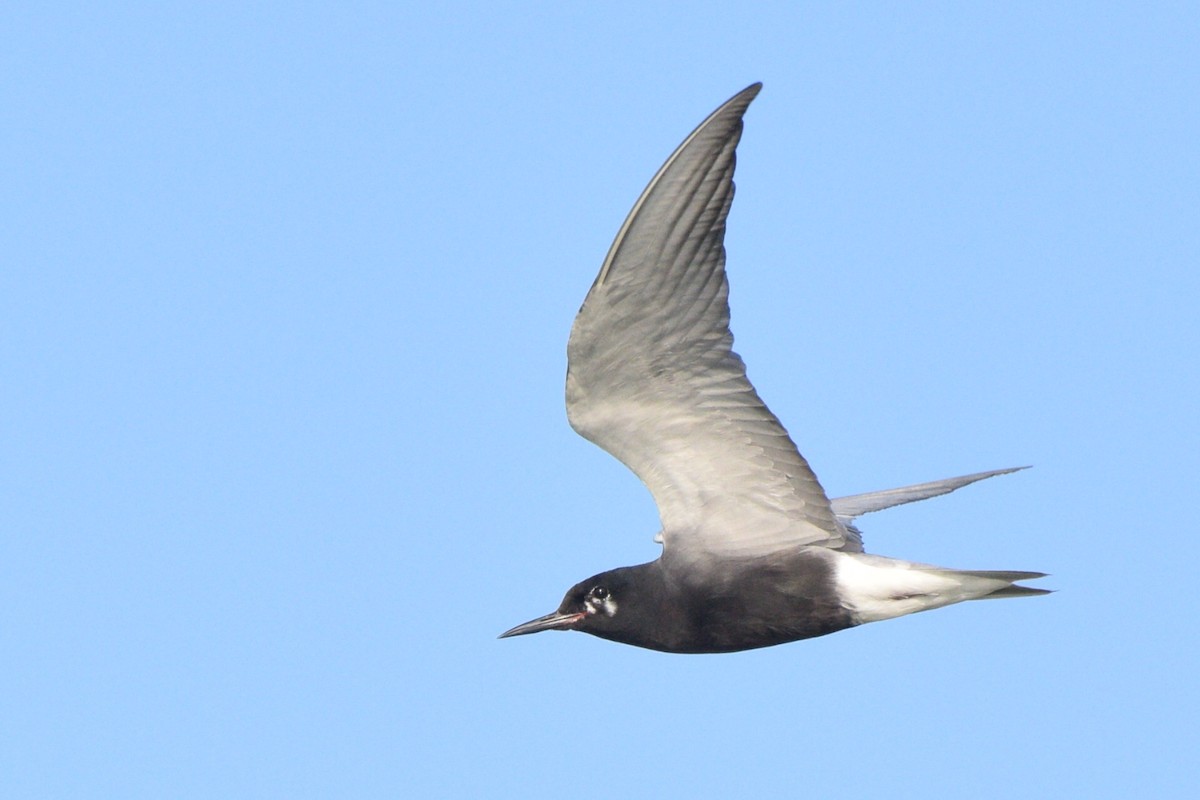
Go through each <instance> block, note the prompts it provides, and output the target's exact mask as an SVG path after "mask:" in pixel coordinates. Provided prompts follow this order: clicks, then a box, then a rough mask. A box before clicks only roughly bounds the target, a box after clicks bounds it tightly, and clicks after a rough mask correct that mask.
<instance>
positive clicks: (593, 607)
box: [584, 594, 617, 617]
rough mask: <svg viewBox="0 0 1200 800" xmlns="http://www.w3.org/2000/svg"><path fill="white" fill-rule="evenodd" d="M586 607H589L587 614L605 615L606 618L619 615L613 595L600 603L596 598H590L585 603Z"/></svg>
mask: <svg viewBox="0 0 1200 800" xmlns="http://www.w3.org/2000/svg"><path fill="white" fill-rule="evenodd" d="M584 605H585V606H587V613H589V614H596V613H603V614H604V616H606V617H612V616H615V615H616V613H617V601H616V600H613V597H612V595H611V594H610V595H609V596H608V597H606V598H604V599H603V600H601V601H600V602H599V603H597V602H596V600H595V598H592V597H589V598H588V599H587V600H585V601H584Z"/></svg>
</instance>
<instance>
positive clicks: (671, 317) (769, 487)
mask: <svg viewBox="0 0 1200 800" xmlns="http://www.w3.org/2000/svg"><path fill="white" fill-rule="evenodd" d="M760 88H762V87H761V84H755V85H753V86H750V87H748V88H747V89H745V90H743V91H742V92H740V93H739V94H737V95H736V96H734V97H733V98H732V99H730V100H729V101H728V102H727V103H725V104H724V105H723V106H721V107H720V108H719V109H717V110H716V111H715V112H713V114H712V115H711V116H710V117H709V118H708V119H706V120H705V121H704V122H703V123H701V124H700V127H698V128H696V130H695V131H693V132H692V134H691V135H690V136H688V138H687V139H685V140H684V142H683V144H682V145H680V146H679V149H677V150H676V151H675V152H674V153H673V154H672V155H671V157H670V158H669V159H667V162H666V164H664V165H663V166H662V168H661V169H660V170H659V171H658V174H657V175H655V176H654V178H653V180H651V181H650V184H649V186H647V187H646V190H645V191H644V192H643V193H642V196H641V197H640V198H638V201H637V203H636V204H635V205H634V207H633V211H632V212H630V214H629V217H628V219H626V220H625V224H624V225H622V226H621V230H620V232H619V233H618V234H617V238H616V240H615V241H614V242H613V245H612V248H611V249H610V250H609V253H608V257H607V258H606V259H605V261H604V265H603V266H602V267H601V268H600V274H599V276H597V278H596V282H595V283H594V284H593V285H592V288H591V291H590V292H589V293H588V296H587V299H586V300H585V301H584V304H583V307H582V308H581V309H580V311H579V315H578V316H577V317H576V319H575V324H574V326H573V328H572V330H571V340H570V343H569V345H568V347H567V352H568V358H569V367H568V370H567V416H568V418H569V419H570V421H571V426H572V427H574V428H575V430H576V431H577V432H579V434H580V435H582V436H584V437H586V438H587V439H590V440H591V441H593V442H595V443H596V444H598V445H600V446H601V447H603V448H604V449H605V450H607V451H608V452H609V453H611V454H612V455H614V456H616V457H617V458H618V459H620V460H621V461H622V462H623V463H624V464H625V465H626V466H628V467H629V468H630V469H632V470H633V471H634V472H635V473H636V474H637V476H638V477H639V478H641V479H642V481H643V482H644V483H645V484H646V486H647V487H648V488H649V489H650V491H651V493H652V494H653V495H654V499H655V502H656V503H657V504H658V511H659V516H660V517H661V518H662V526H663V533H662V537H663V543H664V547H665V548H666V554H667V556H668V557H669V558H671V559H672V560H675V559H680V560H682V562H687V563H696V562H705V561H711V560H712V559H725V558H753V557H756V556H761V555H764V554H767V553H770V552H773V551H776V550H779V549H782V548H787V547H794V546H798V545H824V546H826V547H831V548H845V549H852V550H858V549H860V547H859V545H858V542H857V538H856V537H854V536H853V535H852V534H850V533H849V532H848V531H847V530H846V528H845V527H844V526H842V525H841V524H840V523H839V522H838V520H837V519H836V517H835V516H834V513H833V510H832V508H831V507H830V504H829V499H828V498H827V497H826V496H825V492H824V490H823V489H822V488H821V485H820V484H819V483H818V482H817V478H816V476H815V475H814V474H813V472H812V470H811V469H810V468H809V466H808V464H807V463H806V462H805V461H804V459H803V458H802V457H801V456H800V453H799V452H798V451H797V450H796V446H795V445H794V444H793V443H792V440H791V439H790V438H789V437H788V435H787V431H785V430H784V429H783V426H782V425H780V424H779V420H777V419H776V418H775V416H774V415H773V414H772V413H771V412H770V410H768V409H767V407H766V405H764V404H763V402H762V400H760V399H759V397H758V394H757V393H756V392H755V391H754V387H753V386H751V385H750V381H749V380H748V379H747V378H746V368H745V365H744V364H743V363H742V360H741V358H739V357H738V355H737V354H736V353H734V352H733V351H732V349H731V348H732V346H733V335H732V334H731V333H730V330H729V302H728V292H729V287H728V283H727V281H726V278H725V247H724V244H723V241H724V236H725V218H726V216H727V215H728V213H729V206H730V203H731V202H732V201H733V169H734V161H735V156H734V150H735V148H736V147H737V143H738V140H739V139H740V137H741V132H742V115H743V114H744V113H745V111H746V108H747V106H749V104H750V101H751V100H753V99H754V97H755V95H757V94H758V91H759V89H760Z"/></svg>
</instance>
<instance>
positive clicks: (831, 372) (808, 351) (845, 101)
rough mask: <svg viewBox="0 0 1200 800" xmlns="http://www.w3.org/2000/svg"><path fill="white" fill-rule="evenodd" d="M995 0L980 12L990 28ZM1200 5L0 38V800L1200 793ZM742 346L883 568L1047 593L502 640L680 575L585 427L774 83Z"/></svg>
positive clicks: (531, 14) (164, 26)
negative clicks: (707, 627) (632, 329)
mask: <svg viewBox="0 0 1200 800" xmlns="http://www.w3.org/2000/svg"><path fill="white" fill-rule="evenodd" d="M992 5H995V4H992ZM1197 42H1200V10H1197V7H1196V6H1195V4H1189V3H1179V4H1171V3H1125V4H1111V3H1078V4H1073V3H1059V4H1051V3H1041V2H1038V3H1004V4H1000V7H985V5H984V4H967V3H936V4H920V3H916V4H893V3H872V4H857V3H856V4H852V3H837V4H833V3H828V4H824V3H823V4H811V3H803V4H801V3H776V4H764V5H761V6H751V5H746V4H735V3H712V2H691V3H678V4H663V3H653V2H639V3H576V2H571V3H536V4H535V3H530V4H512V3H466V4H463V3H449V2H448V3H428V4H415V3H407V4H405V3H398V4H397V3H365V4H364V3H338V4H292V3H281V4H273V3H254V4H246V3H206V4H196V5H195V6H194V7H191V8H185V7H182V6H181V5H178V4H176V5H171V6H170V7H166V6H165V5H164V4H153V3H147V4H124V3H102V4H97V3H88V4H78V5H72V4H50V3H37V4H33V3H17V4H8V5H6V7H5V9H4V11H3V12H0V75H2V77H0V231H2V233H0V262H2V263H0V412H2V413H0V654H2V655H0V784H2V792H0V793H2V794H3V796H4V797H6V798H8V797H12V798H50V797H63V798H67V797H70V798H82V797H121V798H143V797H144V798H163V797H197V798H200V797H203V798H214V797H254V798H262V797H281V798H282V797H287V798H303V797H314V798H316V797H448V798H457V797H501V796H510V797H527V798H543V797H545V798H562V797H590V796H603V797H634V798H636V797H648V796H652V795H654V796H659V797H681V796H687V797H729V796H758V797H787V796H804V797H813V798H821V797H835V796H836V797H851V798H854V797H862V798H869V797H883V796H888V797H897V798H928V797H931V796H933V797H937V796H958V797H977V798H1000V797H1004V798H1010V797H1013V796H1025V797H1090V798H1109V797H1112V798H1117V797H1121V798H1125V797H1130V796H1137V797H1146V798H1150V797H1153V798H1174V797H1194V796H1196V795H1195V794H1194V793H1195V791H1196V787H1197V772H1198V768H1197V752H1198V745H1200V741H1198V736H1197V719H1198V715H1200V703H1198V702H1197V695H1198V693H1200V690H1198V689H1197V684H1198V680H1200V679H1198V672H1200V659H1198V658H1197V641H1198V637H1197V633H1198V631H1197V628H1198V626H1197V621H1196V616H1197V612H1198V610H1200V609H1198V608H1197V606H1198V603H1197V592H1196V575H1195V572H1196V564H1197V561H1198V556H1200V553H1198V545H1197V542H1198V541H1200V534H1198V532H1197V526H1196V508H1195V500H1196V494H1197V474H1198V473H1200V455H1198V453H1200V436H1198V432H1200V429H1198V425H1197V397H1198V391H1197V384H1198V381H1197V375H1198V373H1200V369H1198V365H1197V361H1198V357H1200V348H1198V345H1200V323H1198V315H1200V312H1198V309H1197V306H1198V301H1200V281H1198V280H1197V264H1198V262H1200V188H1198V187H1200V150H1198V143H1200V111H1198V109H1200V102H1198V101H1200V96H1198V95H1200V90H1198V88H1197V87H1198V86H1200V55H1198V53H1200V51H1198V45H1197ZM756 80H762V81H764V82H765V84H766V88H765V90H764V91H763V93H762V94H761V95H760V96H759V98H758V100H757V101H756V102H755V103H754V105H753V106H752V107H751V109H750V111H749V113H748V115H747V122H746V131H745V135H744V137H743V140H742V144H741V148H740V152H739V163H738V173H737V183H738V196H737V201H736V202H735V204H734V208H733V213H732V215H731V218H730V228H729V235H728V239H727V246H728V252H729V272H730V278H731V282H732V306H733V326H734V332H735V334H736V336H737V345H736V346H737V349H738V351H739V352H740V353H741V354H742V355H743V356H744V357H745V359H746V361H747V363H748V364H749V369H750V376H751V378H752V379H753V380H754V381H755V383H756V384H757V386H758V388H759V390H760V392H761V394H762V395H763V397H764V398H765V399H766V400H767V402H768V403H769V404H770V405H771V406H772V408H773V409H774V411H775V412H776V413H777V414H778V415H779V416H780V417H781V418H782V420H783V421H784V423H785V424H786V425H787V426H788V428H789V429H790V430H791V432H792V434H793V437H794V438H795V439H796V441H797V442H798V443H799V445H800V447H801V449H802V451H803V452H804V453H805V455H806V456H807V457H808V458H809V460H810V461H811V463H812V464H813V465H814V467H815V469H816V470H817V473H818V474H819V475H820V477H821V479H822V481H823V483H824V485H825V486H826V488H827V489H828V490H829V492H830V494H833V495H841V494H849V493H854V492H860V491H867V490H872V489H882V488H887V487H891V486H895V485H900V484H904V483H911V482H916V481H923V480H930V479H934V478H941V477H946V476H950V475H957V474H961V473H966V472H972V471H976V470H983V469H990V468H998V467H1008V466H1017V465H1022V464H1033V465H1035V468H1034V469H1032V470H1028V471H1026V472H1022V473H1020V474H1017V475H1011V476H1006V477H1003V478H997V479H995V480H992V481H988V482H986V483H983V484H979V485H977V486H973V487H971V488H968V489H964V490H962V491H960V492H958V493H956V494H954V495H951V496H949V497H945V498H941V499H938V500H933V501H929V502H927V503H923V504H920V505H917V506H909V507H905V508H901V509H895V510H892V511H890V512H885V513H882V514H877V515H873V516H871V517H867V518H864V520H863V527H864V529H865V531H866V536H867V546H868V548H869V549H871V550H873V551H876V552H881V553H883V554H886V555H893V556H897V557H904V558H909V559H913V560H921V561H929V562H933V563H938V564H943V565H946V566H952V567H961V568H992V569H1030V570H1042V571H1046V572H1050V573H1053V577H1052V578H1051V579H1048V580H1047V581H1045V582H1044V584H1045V585H1047V586H1049V587H1052V588H1056V589H1058V590H1059V591H1058V593H1056V594H1054V595H1052V596H1049V597H1044V598H1035V599H1027V600H1012V601H1005V602H995V603H969V604H965V605H960V606H956V607H953V608H949V609H945V610H941V611H937V612H934V613H929V614H920V615H916V616H913V617H908V618H905V619H901V620H897V621H891V622H886V623H881V624H876V625H869V626H865V627H862V628H859V629H856V630H851V631H848V632H843V633H839V634H835V635H833V636H830V637H826V638H823V639H816V640H811V641H807V642H800V643H795V644H790V645H785V646H782V647H776V648H770V649H766V650H761V651H755V652H749V653H742V654H735V655H726V656H670V655H663V654H659V653H653V652H649V651H643V650H638V649H635V648H630V647H625V646H621V645H616V644H612V643H609V642H604V641H601V640H599V639H594V638H591V637H588V636H584V635H581V634H560V633H546V634H541V635H539V636H532V637H524V638H520V639H513V640H505V641H497V640H496V638H495V637H496V635H497V634H498V633H500V632H501V631H502V630H504V629H506V628H508V627H509V626H511V625H514V624H516V623H518V622H522V621H524V620H526V619H529V618H531V617H534V616H537V615H540V614H543V613H546V612H548V611H550V610H552V609H553V608H554V607H556V606H557V604H558V602H559V600H560V598H561V596H562V593H563V592H564V591H565V590H566V589H567V588H568V587H569V586H570V585H571V584H573V583H574V582H576V581H578V580H581V579H582V578H585V577H587V576H588V575H591V574H593V573H595V572H599V571H601V570H604V569H608V568H611V567H615V566H621V565H626V564H634V563H639V562H641V561H647V560H650V559H653V558H654V557H656V555H657V550H658V547H657V545H655V544H654V543H653V542H652V541H651V537H652V535H653V534H654V532H655V531H656V530H657V527H658V520H657V515H656V512H655V509H654V506H653V503H652V501H651V500H650V497H649V495H648V493H647V492H646V491H645V490H644V489H643V488H642V486H641V485H640V484H639V483H638V481H637V480H636V478H634V477H633V476H632V475H631V474H630V473H628V472H627V471H626V470H625V469H624V468H623V467H622V466H621V465H620V464H618V463H617V462H616V461H615V460H613V459H612V458H610V457H609V456H608V455H606V454H605V453H603V452H602V451H600V450H599V449H597V448H595V447H594V446H592V445H591V444H589V443H587V442H585V441H584V440H583V439H581V438H579V437H577V436H576V435H575V434H574V433H573V432H572V431H571V430H570V428H569V427H568V426H567V423H566V419H565V414H564V411H563V376H564V371H565V367H566V363H565V359H566V356H565V347H566V341H567V334H568V330H569V326H570V323H571V320H572V318H573V316H574V313H575V311H576V310H577V308H578V307H579V304H580V302H581V301H582V299H583V296H584V293H585V292H586V290H587V288H588V287H589V286H590V284H591V282H592V280H593V278H594V276H595V273H596V271H597V269H598V268H599V265H600V262H601V260H602V259H603V257H604V254H605V252H606V250H607V248H608V245H609V243H610V241H611V239H612V237H613V235H614V234H615V233H616V231H617V228H618V227H619V225H620V223H621V221H622V219H623V218H624V216H625V214H626V212H627V211H628V209H629V207H630V206H631V205H632V203H633V201H634V199H636V197H637V196H638V194H639V192H640V191H641V189H642V187H643V186H644V185H645V183H646V181H647V180H649V178H650V177H651V175H652V174H653V173H654V171H655V170H656V169H657V168H658V166H659V164H660V163H661V162H662V160H663V159H664V158H665V157H666V156H667V155H668V154H669V153H670V152H671V151H672V149H673V148H674V147H675V146H676V145H677V144H678V143H679V142H680V141H681V140H682V139H683V137H684V136H685V135H686V134H687V133H688V132H689V131H690V130H691V129H692V128H693V126H695V125H696V124H697V123H699V122H700V120H702V119H703V118H704V117H705V116H706V115H707V114H708V113H709V112H710V111H712V110H713V109H714V108H715V107H716V106H717V105H718V104H719V103H721V102H722V101H724V100H725V99H726V98H727V97H729V96H730V95H732V94H733V93H734V92H736V91H738V90H739V89H741V88H742V87H744V86H745V85H747V84H749V83H751V82H753V81H756Z"/></svg>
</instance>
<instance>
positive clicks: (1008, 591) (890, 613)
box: [834, 553, 1050, 623]
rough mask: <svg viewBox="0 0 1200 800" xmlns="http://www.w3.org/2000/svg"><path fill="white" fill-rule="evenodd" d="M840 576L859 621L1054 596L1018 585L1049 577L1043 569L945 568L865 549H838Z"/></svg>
mask: <svg viewBox="0 0 1200 800" xmlns="http://www.w3.org/2000/svg"><path fill="white" fill-rule="evenodd" d="M834 575H835V581H836V584H837V591H838V596H839V598H840V599H841V601H842V604H843V605H844V606H845V607H846V608H847V609H849V610H850V611H851V613H852V614H853V615H854V616H855V618H856V620H857V621H858V622H859V623H863V622H877V621H879V620H883V619H892V618H894V617H902V616H904V615H906V614H915V613H917V612H918V611H928V610H930V609H933V608H941V607H942V606H948V605H953V604H954V603H962V602H964V601H966V600H983V599H986V598H1001V597H1032V596H1033V595H1038V594H1050V592H1049V590H1047V589H1035V588H1033V587H1032V586H1022V585H1020V584H1019V583H1018V581H1029V580H1034V579H1036V578H1043V577H1045V574H1044V573H1041V572H1008V571H999V570H957V569H944V568H942V567H934V566H931V565H929V564H916V563H913V562H911V561H900V560H898V559H893V558H885V557H883V556H875V555H868V554H865V553H838V554H837V556H836V560H835V572H834Z"/></svg>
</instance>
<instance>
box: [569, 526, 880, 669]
mask: <svg viewBox="0 0 1200 800" xmlns="http://www.w3.org/2000/svg"><path fill="white" fill-rule="evenodd" d="M719 575H720V578H719V579H716V580H714V578H715V577H716V574H714V573H712V572H709V573H706V574H705V576H704V578H705V579H704V580H703V581H702V582H701V581H694V582H689V581H687V580H686V579H679V578H675V577H674V576H673V575H672V574H671V573H670V572H669V571H668V570H666V569H664V567H663V562H662V560H661V559H660V560H658V561H653V562H650V563H649V564H641V565H638V566H636V567H622V568H620V569H615V570H611V571H609V572H605V573H601V574H600V575H596V576H594V577H592V578H589V579H588V580H586V581H583V582H581V583H579V584H577V585H576V586H575V587H574V588H573V589H572V590H571V591H570V592H568V593H567V596H566V597H565V598H564V599H563V603H562V606H560V608H559V613H570V612H571V611H572V610H573V609H576V608H579V607H580V604H581V603H582V599H583V597H585V596H586V594H587V593H588V592H589V591H591V590H592V589H593V588H594V587H595V586H604V587H606V588H607V589H608V591H609V592H611V593H612V596H613V598H614V599H615V601H616V603H617V604H618V608H619V611H618V613H616V614H614V615H613V616H612V617H608V616H605V615H604V614H592V615H588V616H586V617H584V618H582V619H581V620H579V622H578V623H576V624H575V625H573V626H571V627H572V628H573V629H574V630H579V631H583V632H584V633H590V634H592V635H593V636H599V637H601V638H603V639H610V640H612V641H615V642H621V643H623V644H631V645H636V646H638V647H646V648H650V649H651V650H661V651H664V652H669V653H728V652H733V651H736V650H750V649H754V648H757V647H769V646H771V645H776V644H783V643H784V642H794V641H796V640H798V639H811V638H812V637H814V636H824V635H825V634H827V633H833V632H835V631H840V630H843V629H845V628H849V627H853V626H854V625H855V624H856V623H855V622H854V620H853V618H852V617H851V614H850V612H849V611H848V610H847V609H846V608H844V607H843V606H842V604H841V603H840V602H839V600H838V594H837V590H836V588H835V586H834V582H833V570H832V567H831V565H830V563H829V561H828V559H827V558H824V557H823V556H822V554H821V553H819V552H814V549H813V548H802V549H799V550H797V551H793V552H791V553H787V554H778V555H777V556H775V557H772V558H771V559H769V560H755V561H747V562H740V563H739V562H724V563H722V564H721V568H720V570H719Z"/></svg>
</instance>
